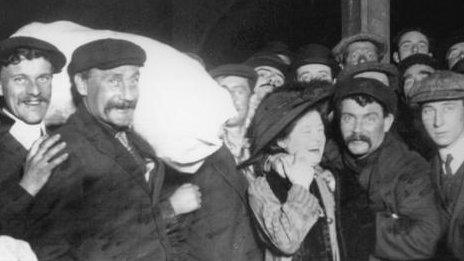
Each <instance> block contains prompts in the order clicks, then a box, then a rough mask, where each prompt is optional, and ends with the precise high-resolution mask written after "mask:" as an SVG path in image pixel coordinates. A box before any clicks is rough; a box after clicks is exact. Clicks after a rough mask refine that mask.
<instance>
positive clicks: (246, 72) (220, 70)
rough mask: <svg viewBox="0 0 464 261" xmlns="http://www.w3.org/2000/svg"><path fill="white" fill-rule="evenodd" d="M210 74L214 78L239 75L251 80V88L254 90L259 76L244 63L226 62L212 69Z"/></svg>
mask: <svg viewBox="0 0 464 261" xmlns="http://www.w3.org/2000/svg"><path fill="white" fill-rule="evenodd" d="M209 74H210V75H211V77H213V78H217V77H220V76H239V77H243V78H247V79H249V80H250V89H251V91H253V89H254V86H255V83H256V79H257V78H258V74H256V72H255V70H254V69H253V68H252V67H250V66H248V65H244V64H224V65H220V66H218V67H216V68H214V69H212V70H211V71H209Z"/></svg>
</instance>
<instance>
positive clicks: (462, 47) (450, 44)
mask: <svg viewBox="0 0 464 261" xmlns="http://www.w3.org/2000/svg"><path fill="white" fill-rule="evenodd" d="M443 45H444V47H443V49H444V52H445V53H444V56H445V57H444V58H445V61H446V65H447V68H448V69H449V70H451V71H454V72H458V73H464V32H462V30H459V31H458V32H455V33H453V34H452V36H450V37H449V38H448V39H446V40H445V41H444V44H443Z"/></svg>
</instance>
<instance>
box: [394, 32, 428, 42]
mask: <svg viewBox="0 0 464 261" xmlns="http://www.w3.org/2000/svg"><path fill="white" fill-rule="evenodd" d="M406 42H413V43H419V42H424V43H426V44H429V39H428V38H427V36H425V35H424V34H423V33H421V32H419V31H409V32H406V33H404V34H403V35H402V36H401V38H400V41H399V43H398V45H402V44H404V43H406Z"/></svg>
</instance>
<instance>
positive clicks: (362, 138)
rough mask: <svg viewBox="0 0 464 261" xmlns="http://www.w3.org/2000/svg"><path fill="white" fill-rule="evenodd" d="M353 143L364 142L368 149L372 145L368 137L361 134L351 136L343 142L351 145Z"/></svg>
mask: <svg viewBox="0 0 464 261" xmlns="http://www.w3.org/2000/svg"><path fill="white" fill-rule="evenodd" d="M353 141H364V142H366V143H367V144H369V147H370V146H371V145H372V141H371V139H370V138H369V137H367V136H365V135H362V134H352V135H350V136H349V137H348V138H346V139H345V142H346V143H347V144H348V143H351V142H353Z"/></svg>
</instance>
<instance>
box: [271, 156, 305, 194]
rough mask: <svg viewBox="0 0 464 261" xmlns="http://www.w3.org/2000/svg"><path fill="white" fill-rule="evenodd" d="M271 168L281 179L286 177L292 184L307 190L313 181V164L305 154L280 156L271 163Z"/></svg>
mask: <svg viewBox="0 0 464 261" xmlns="http://www.w3.org/2000/svg"><path fill="white" fill-rule="evenodd" d="M271 167H272V168H273V169H274V170H275V171H276V172H277V173H279V175H281V176H282V177H287V178H288V179H289V180H290V182H291V183H292V184H298V185H301V186H303V187H305V188H308V187H309V185H310V184H311V182H312V181H313V179H314V163H313V161H312V160H311V155H310V154H309V153H306V152H299V153H296V154H281V156H280V157H276V158H275V159H274V160H273V162H272V163H271Z"/></svg>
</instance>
